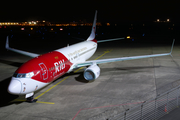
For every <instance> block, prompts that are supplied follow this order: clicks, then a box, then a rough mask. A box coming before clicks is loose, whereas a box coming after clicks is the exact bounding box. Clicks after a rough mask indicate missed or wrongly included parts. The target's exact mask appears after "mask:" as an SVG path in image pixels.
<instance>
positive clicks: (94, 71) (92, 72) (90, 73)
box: [84, 64, 100, 80]
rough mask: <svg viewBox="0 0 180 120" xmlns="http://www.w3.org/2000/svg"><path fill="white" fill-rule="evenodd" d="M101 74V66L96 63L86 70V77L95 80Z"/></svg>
mask: <svg viewBox="0 0 180 120" xmlns="http://www.w3.org/2000/svg"><path fill="white" fill-rule="evenodd" d="M99 75H100V68H99V67H98V66H97V65H96V64H93V65H91V66H89V67H88V68H87V69H86V70H85V71H84V78H85V79H86V80H94V79H96V78H98V77H99Z"/></svg>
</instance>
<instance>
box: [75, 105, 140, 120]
mask: <svg viewBox="0 0 180 120" xmlns="http://www.w3.org/2000/svg"><path fill="white" fill-rule="evenodd" d="M140 103H143V102H135V103H126V104H118V105H109V106H99V107H93V108H84V109H80V110H79V111H78V112H77V113H76V115H75V116H74V117H73V119H72V120H74V119H75V118H76V117H77V115H78V114H79V113H80V112H81V111H83V110H92V109H98V108H108V107H116V106H123V105H132V104H140Z"/></svg>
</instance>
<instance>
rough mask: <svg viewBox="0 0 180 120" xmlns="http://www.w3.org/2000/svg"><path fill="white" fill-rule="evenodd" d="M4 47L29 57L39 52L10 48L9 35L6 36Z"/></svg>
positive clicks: (35, 55)
mask: <svg viewBox="0 0 180 120" xmlns="http://www.w3.org/2000/svg"><path fill="white" fill-rule="evenodd" d="M5 47H6V49H7V50H11V51H13V52H17V53H20V54H23V55H26V56H29V57H32V58H34V57H37V56H39V54H35V53H30V52H26V51H22V50H17V49H14V48H10V47H9V37H8V36H7V38H6V46H5Z"/></svg>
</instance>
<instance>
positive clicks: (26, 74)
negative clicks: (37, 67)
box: [13, 72, 34, 78]
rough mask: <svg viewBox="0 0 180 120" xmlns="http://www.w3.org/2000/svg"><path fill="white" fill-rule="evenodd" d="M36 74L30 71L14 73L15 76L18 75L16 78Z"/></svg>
mask: <svg viewBox="0 0 180 120" xmlns="http://www.w3.org/2000/svg"><path fill="white" fill-rule="evenodd" d="M32 76H34V72H29V73H19V74H18V73H14V74H13V77H16V78H30V77H32Z"/></svg>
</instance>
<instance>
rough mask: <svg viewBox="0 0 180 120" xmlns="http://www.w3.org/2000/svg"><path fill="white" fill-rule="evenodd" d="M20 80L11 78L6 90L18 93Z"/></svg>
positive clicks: (19, 91)
mask: <svg viewBox="0 0 180 120" xmlns="http://www.w3.org/2000/svg"><path fill="white" fill-rule="evenodd" d="M21 87H22V85H21V82H20V81H19V80H11V82H10V84H9V87H8V92H9V93H11V94H15V95H19V94H20V93H21Z"/></svg>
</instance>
